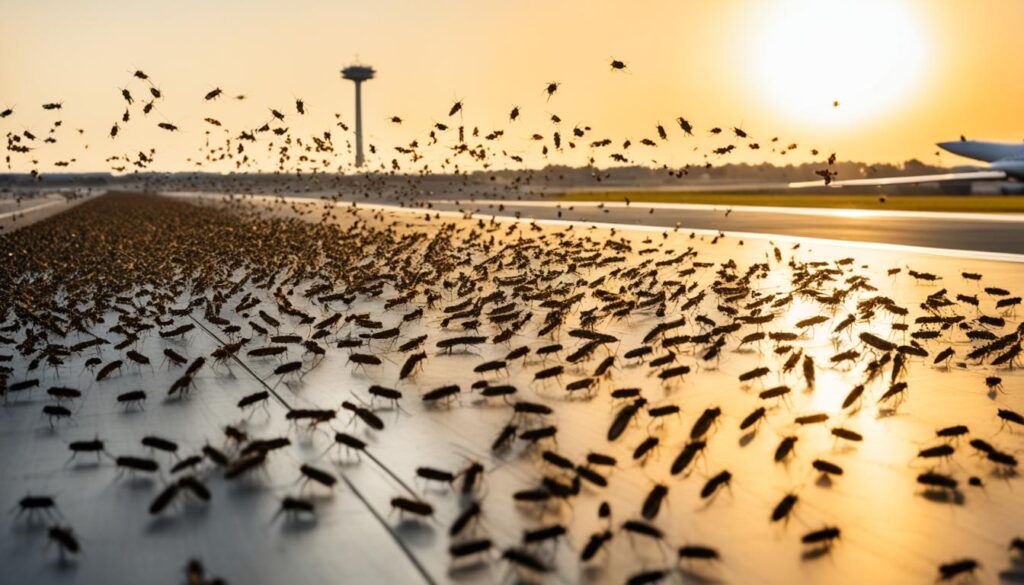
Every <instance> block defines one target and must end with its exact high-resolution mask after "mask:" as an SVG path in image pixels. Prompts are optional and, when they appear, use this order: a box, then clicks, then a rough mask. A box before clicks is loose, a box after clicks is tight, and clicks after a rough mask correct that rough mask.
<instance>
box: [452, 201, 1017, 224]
mask: <svg viewBox="0 0 1024 585" xmlns="http://www.w3.org/2000/svg"><path fill="white" fill-rule="evenodd" d="M432 202H433V203H443V204H446V205H505V206H506V207H559V206H560V207H561V208H562V209H568V208H569V207H600V206H601V205H604V207H612V208H625V207H636V208H641V209H650V208H654V209H673V210H679V211H720V212H723V213H724V212H725V211H728V210H732V213H739V212H743V213H746V212H750V213H775V214H787V215H811V216H826V217H844V218H850V219H871V218H904V219H939V220H957V221H981V222H985V221H996V222H1007V223H1024V213H971V212H961V211H903V210H896V209H893V210H888V209H836V208H827V207H771V206H767V205H711V204H708V203H664V202H647V201H637V202H633V203H630V204H629V205H626V203H625V202H624V201H567V200H566V201H550V200H548V201H543V200H531V201H507V200H502V199H478V200H475V201H468V200H460V199H441V200H436V201H432Z"/></svg>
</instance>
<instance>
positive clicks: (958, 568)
mask: <svg viewBox="0 0 1024 585" xmlns="http://www.w3.org/2000/svg"><path fill="white" fill-rule="evenodd" d="M979 567H981V565H980V564H979V563H978V561H976V560H974V559H963V560H959V561H953V562H951V563H945V564H943V565H939V578H940V579H942V580H943V581H950V580H952V579H954V578H955V577H957V576H958V575H962V574H964V573H973V572H974V571H977V570H978V568H979Z"/></svg>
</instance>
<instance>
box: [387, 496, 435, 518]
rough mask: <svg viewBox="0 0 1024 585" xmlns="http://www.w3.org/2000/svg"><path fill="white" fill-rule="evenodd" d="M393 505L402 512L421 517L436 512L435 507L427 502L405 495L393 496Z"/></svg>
mask: <svg viewBox="0 0 1024 585" xmlns="http://www.w3.org/2000/svg"><path fill="white" fill-rule="evenodd" d="M391 507H392V508H393V509H395V510H398V512H399V513H400V514H403V513H406V514H412V515H413V516H416V517H419V518H426V517H428V516H431V515H433V514H434V507H433V506H431V505H430V504H428V503H427V502H423V501H420V500H410V499H409V498H403V497H395V498H391Z"/></svg>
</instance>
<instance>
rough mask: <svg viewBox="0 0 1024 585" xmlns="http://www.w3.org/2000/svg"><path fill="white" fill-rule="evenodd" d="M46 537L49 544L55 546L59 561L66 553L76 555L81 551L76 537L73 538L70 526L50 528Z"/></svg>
mask: <svg viewBox="0 0 1024 585" xmlns="http://www.w3.org/2000/svg"><path fill="white" fill-rule="evenodd" d="M46 537H47V538H48V539H49V540H50V542H53V543H56V544H57V549H58V551H59V552H60V558H61V559H63V558H64V555H65V554H67V553H71V554H77V553H79V552H80V551H81V550H82V547H81V545H80V544H79V543H78V537H77V536H75V533H74V531H72V530H71V527H70V526H58V525H54V526H51V527H50V529H49V530H48V531H47V533H46Z"/></svg>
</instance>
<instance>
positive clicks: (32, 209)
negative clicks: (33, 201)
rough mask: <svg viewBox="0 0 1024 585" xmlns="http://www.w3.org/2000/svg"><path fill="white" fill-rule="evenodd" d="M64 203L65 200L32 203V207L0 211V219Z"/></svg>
mask: <svg viewBox="0 0 1024 585" xmlns="http://www.w3.org/2000/svg"><path fill="white" fill-rule="evenodd" d="M61 203H66V202H65V201H49V202H47V203H40V204H39V205H33V206H32V207H26V208H24V209H15V210H14V211H8V212H6V213H0V220H5V219H7V218H9V217H14V216H16V215H25V214H27V213H35V212H36V211H39V210H42V209H46V208H47V207H53V206H54V205H60V204H61Z"/></svg>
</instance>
